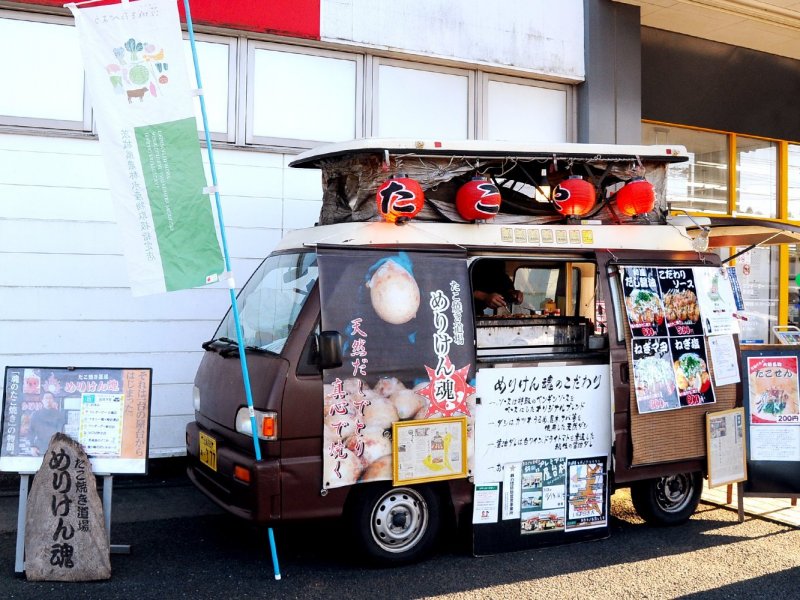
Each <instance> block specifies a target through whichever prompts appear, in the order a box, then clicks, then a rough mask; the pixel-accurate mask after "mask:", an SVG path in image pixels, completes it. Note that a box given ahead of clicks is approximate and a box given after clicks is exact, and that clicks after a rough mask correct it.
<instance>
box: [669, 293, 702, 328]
mask: <svg viewBox="0 0 800 600" xmlns="http://www.w3.org/2000/svg"><path fill="white" fill-rule="evenodd" d="M664 309H665V310H666V314H667V323H681V324H689V323H696V322H697V321H698V320H699V319H700V305H699V304H698V303H697V295H696V294H695V293H694V292H693V291H692V290H680V291H671V292H667V293H666V294H664Z"/></svg>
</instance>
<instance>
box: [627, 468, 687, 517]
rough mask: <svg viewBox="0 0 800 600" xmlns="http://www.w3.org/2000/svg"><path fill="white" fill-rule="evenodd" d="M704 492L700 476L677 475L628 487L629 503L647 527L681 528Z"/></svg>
mask: <svg viewBox="0 0 800 600" xmlns="http://www.w3.org/2000/svg"><path fill="white" fill-rule="evenodd" d="M702 493H703V474H702V473H700V472H695V473H678V474H676V475H668V476H666V477H659V478H657V479H647V480H644V481H637V482H636V483H633V484H632V485H631V501H632V502H633V507H634V508H635V509H636V512H637V513H639V516H640V517H642V519H644V520H645V522H646V523H648V524H650V525H657V526H669V525H680V524H682V523H685V522H686V521H688V520H689V517H691V516H692V514H694V511H695V509H696V508H697V505H698V503H699V502H700V495H701V494H702Z"/></svg>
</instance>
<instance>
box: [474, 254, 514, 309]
mask: <svg viewBox="0 0 800 600" xmlns="http://www.w3.org/2000/svg"><path fill="white" fill-rule="evenodd" d="M472 290H473V291H472V297H473V304H474V306H475V314H477V315H481V314H483V311H484V310H486V309H487V308H489V309H492V310H497V309H499V308H508V309H509V310H510V308H511V305H512V304H521V303H522V299H523V294H522V292H521V291H519V290H517V289H514V282H513V281H512V280H511V277H509V276H508V273H506V269H505V261H502V260H486V259H484V260H479V261H477V262H476V263H475V266H474V267H473V268H472Z"/></svg>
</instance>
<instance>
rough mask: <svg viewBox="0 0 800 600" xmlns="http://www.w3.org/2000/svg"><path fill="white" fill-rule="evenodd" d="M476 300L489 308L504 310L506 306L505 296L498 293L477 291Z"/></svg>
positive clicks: (475, 293)
mask: <svg viewBox="0 0 800 600" xmlns="http://www.w3.org/2000/svg"><path fill="white" fill-rule="evenodd" d="M473 295H474V296H475V299H476V300H479V301H480V302H482V303H483V304H485V305H486V306H487V308H495V309H496V308H502V307H504V306H506V305H507V304H506V300H505V298H503V294H499V293H497V292H484V291H482V290H475V292H474V293H473Z"/></svg>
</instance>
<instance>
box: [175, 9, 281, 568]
mask: <svg viewBox="0 0 800 600" xmlns="http://www.w3.org/2000/svg"><path fill="white" fill-rule="evenodd" d="M183 6H184V9H185V10H186V28H187V30H188V32H189V43H190V44H191V46H192V60H193V61H194V73H195V77H196V79H197V89H198V90H199V91H200V94H199V96H198V97H199V98H200V112H201V114H202V116H203V131H204V132H205V138H206V152H207V153H208V163H209V166H210V170H211V186H212V189H213V191H214V200H215V202H216V205H217V218H218V219H219V231H220V236H221V238H222V252H223V255H224V257H225V270H226V271H227V275H228V289H229V291H230V295H231V311H232V312H233V322H234V324H235V325H236V341H237V343H238V344H239V362H240V363H241V365H242V379H244V393H245V396H246V398H247V409H248V411H249V413H250V428H251V430H252V434H253V448H254V449H255V453H256V461H260V460H261V447H260V446H259V444H258V430H257V428H256V414H255V410H254V409H253V392H252V390H251V388H250V374H249V373H248V370H247V355H246V353H245V349H244V338H243V336H242V327H241V325H240V323H239V306H238V303H237V301H236V282H235V281H234V279H233V272H232V270H231V258H230V254H229V253H228V239H227V237H226V235H225V221H224V220H223V218H222V202H221V201H220V196H219V189H218V187H217V169H216V166H215V164H214V152H213V150H212V148H211V134H210V133H209V130H208V115H207V113H206V100H205V98H204V97H203V82H202V79H201V78H200V65H199V63H198V61H197V47H196V46H195V41H194V28H193V27H192V15H191V12H190V10H189V0H183ZM268 533H269V547H270V552H271V553H272V567H273V569H274V571H275V579H280V578H281V571H280V566H279V565H278V552H277V550H276V548H275V535H274V534H273V532H272V527H270V528H269V529H268Z"/></svg>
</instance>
